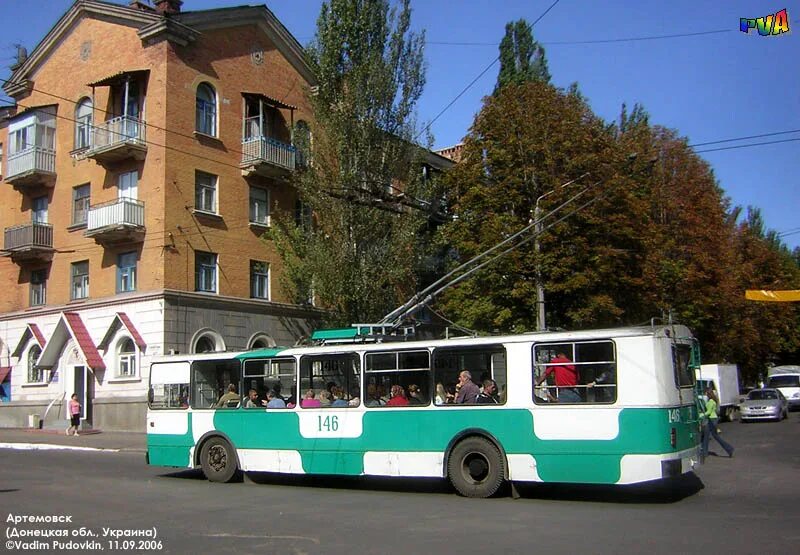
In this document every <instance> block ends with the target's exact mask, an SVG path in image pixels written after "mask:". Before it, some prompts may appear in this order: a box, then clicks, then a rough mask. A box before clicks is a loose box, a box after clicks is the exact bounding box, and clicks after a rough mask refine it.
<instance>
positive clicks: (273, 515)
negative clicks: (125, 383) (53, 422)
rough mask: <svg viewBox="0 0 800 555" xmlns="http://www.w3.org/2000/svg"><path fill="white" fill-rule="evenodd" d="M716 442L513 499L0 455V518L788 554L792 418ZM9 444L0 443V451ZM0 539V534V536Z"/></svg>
mask: <svg viewBox="0 0 800 555" xmlns="http://www.w3.org/2000/svg"><path fill="white" fill-rule="evenodd" d="M723 434H724V435H725V437H726V438H728V440H729V441H730V442H732V443H733V444H734V445H735V446H736V456H735V458H733V459H728V458H724V457H711V458H710V459H709V461H708V462H707V464H706V465H705V466H704V467H702V468H701V469H699V470H698V473H697V475H690V476H689V477H688V478H686V479H683V480H680V481H678V482H675V483H672V484H668V485H662V486H661V487H655V488H653V487H647V488H642V487H636V488H608V487H574V486H541V485H538V486H536V485H534V486H527V487H524V488H521V489H520V493H521V494H522V498H521V499H517V500H514V499H511V498H509V497H505V498H497V499H464V498H461V497H458V496H456V495H455V494H454V493H453V492H452V490H451V489H450V487H449V486H448V484H447V483H446V482H444V481H440V480H411V481H409V480H401V481H398V480H395V479H379V480H376V479H369V480H367V479H319V478H305V477H300V478H298V477H276V476H265V475H262V476H257V477H256V480H255V483H253V482H252V481H247V482H245V483H238V484H212V483H209V482H207V481H206V480H205V479H204V478H203V477H202V474H200V473H199V472H196V471H174V470H170V469H164V468H157V467H148V466H145V465H144V455H143V454H142V453H140V452H137V451H136V450H135V449H128V450H121V451H117V452H115V451H43V450H37V451H28V450H10V449H0V460H1V461H2V464H3V471H2V473H0V507H2V508H3V510H2V511H0V513H3V518H4V520H8V515H12V516H20V515H63V516H69V517H71V519H72V522H71V523H68V524H25V523H21V524H19V525H17V526H16V528H17V529H18V530H32V529H39V530H67V532H68V533H80V528H81V527H87V528H88V529H90V530H92V532H93V533H96V534H97V536H98V537H95V538H91V539H93V540H96V541H99V542H100V543H99V545H100V546H102V547H104V548H105V552H106V553H108V552H127V553H145V552H151V553H153V552H158V553H203V552H207V553H215V554H222V553H242V554H247V553H258V554H262V555H263V554H273V553H290V554H297V553H309V554H311V553H325V554H328V553H333V554H338V553H347V554H353V553H368V554H372V553H374V554H384V553H403V554H409V553H459V554H462V553H503V552H507V553H526V554H527V553H532V552H542V553H644V552H646V553H671V554H676V553H704V554H709V553H784V552H785V553H791V552H794V551H795V550H796V546H797V545H798V542H800V528H799V527H798V525H797V524H798V522H800V504H798V499H800V480H798V478H797V476H798V474H797V471H798V469H800V441H798V439H800V414H798V413H793V414H792V415H791V418H790V420H789V421H786V422H782V423H780V424H747V425H741V424H739V423H731V424H725V425H723ZM9 439H10V437H9V434H4V433H3V432H2V431H0V444H2V443H4V442H5V443H8V442H9ZM11 439H14V438H13V437H11ZM111 439H113V438H110V439H108V440H107V441H106V443H108V442H110V441H111ZM53 441H56V440H55V438H53ZM58 441H59V442H61V443H64V441H63V440H60V439H59V440H58ZM87 441H88V440H87ZM93 441H96V443H97V444H98V446H102V444H103V440H102V438H100V439H97V440H93ZM129 443H136V442H135V441H133V440H130V439H129ZM117 444H119V441H117ZM712 449H713V447H712ZM716 450H717V451H719V452H722V450H721V449H719V448H718V447H717V448H716ZM4 526H5V530H4V536H6V535H7V534H8V533H9V529H10V528H12V527H14V525H13V523H9V522H6V523H5V524H4ZM103 528H108V529H112V530H118V531H124V530H150V531H152V530H153V529H155V531H156V533H157V538H156V539H157V540H160V541H161V548H160V550H159V549H155V550H151V551H147V550H145V549H142V548H143V547H148V545H146V544H140V545H136V544H134V545H133V547H132V549H128V550H124V551H123V550H122V549H116V550H115V549H112V547H113V546H114V544H109V543H108V542H109V541H113V538H108V537H105V538H104V537H100V536H101V535H102V533H103ZM76 531H77V532H76ZM123 533H124V532H123ZM16 539H17V540H24V541H28V542H31V541H33V540H34V538H31V537H26V538H16ZM59 539H60V540H63V539H62V538H59ZM71 539H73V540H75V541H86V538H85V537H80V536H77V537H73V538H71ZM131 539H132V538H130V537H127V538H126V537H119V538H116V540H117V541H118V542H122V541H126V540H128V541H130V540H131ZM147 539H149V538H147V537H140V538H136V540H147ZM5 541H7V539H6V538H4V542H5ZM38 541H41V542H44V541H51V542H52V541H54V540H53V538H38ZM116 546H117V547H123V546H124V547H127V544H122V543H118V544H116ZM49 547H50V550H49V552H55V553H67V552H71V553H92V552H97V551H91V550H89V549H86V546H84V547H83V548H80V549H74V550H71V551H69V550H66V549H54V548H53V545H50V546H49ZM89 547H91V546H89ZM10 552H12V553H27V552H29V551H23V550H18V549H12V550H11V551H10Z"/></svg>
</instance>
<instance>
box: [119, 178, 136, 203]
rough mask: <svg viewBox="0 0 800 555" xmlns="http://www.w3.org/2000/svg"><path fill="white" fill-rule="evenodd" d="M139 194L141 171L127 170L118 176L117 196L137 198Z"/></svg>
mask: <svg viewBox="0 0 800 555" xmlns="http://www.w3.org/2000/svg"><path fill="white" fill-rule="evenodd" d="M138 196H139V172H138V171H132V172H125V173H121V174H119V177H118V178H117V197H118V198H129V199H134V200H136V199H137V198H138Z"/></svg>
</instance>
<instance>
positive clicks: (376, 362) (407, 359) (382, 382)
mask: <svg viewBox="0 0 800 555" xmlns="http://www.w3.org/2000/svg"><path fill="white" fill-rule="evenodd" d="M364 365H365V369H366V373H365V375H364V404H365V405H366V406H368V407H379V406H385V402H386V396H388V395H389V394H390V392H391V391H392V386H393V385H399V386H401V387H402V388H403V395H404V396H405V398H406V400H407V401H408V406H422V405H429V404H430V402H431V357H430V353H429V352H428V351H393V352H380V353H367V354H366V356H365V358H364ZM396 391H397V390H396Z"/></svg>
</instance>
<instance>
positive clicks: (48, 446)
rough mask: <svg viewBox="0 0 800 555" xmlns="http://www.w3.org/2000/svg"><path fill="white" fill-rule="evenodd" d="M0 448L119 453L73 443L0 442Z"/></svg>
mask: <svg viewBox="0 0 800 555" xmlns="http://www.w3.org/2000/svg"><path fill="white" fill-rule="evenodd" d="M0 449H17V450H19V451H47V450H53V451H55V450H63V451H105V452H107V453H119V451H120V450H119V449H99V448H97V447H77V446H73V445H53V444H51V443H0Z"/></svg>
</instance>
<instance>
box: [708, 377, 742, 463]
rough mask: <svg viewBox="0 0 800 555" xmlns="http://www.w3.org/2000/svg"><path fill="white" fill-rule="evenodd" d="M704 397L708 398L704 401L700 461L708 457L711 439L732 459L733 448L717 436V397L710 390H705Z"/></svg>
mask: <svg viewBox="0 0 800 555" xmlns="http://www.w3.org/2000/svg"><path fill="white" fill-rule="evenodd" d="M706 395H707V396H708V400H707V401H706V409H705V412H704V413H703V416H704V417H705V425H704V428H703V434H702V436H703V444H702V449H701V453H700V455H701V459H702V460H705V458H706V457H707V456H708V442H709V441H710V440H711V437H713V438H714V439H716V440H717V443H719V444H720V445H721V446H722V448H723V449H725V452H726V453H728V456H729V457H733V451H734V447H733V445H731V444H730V443H728V442H727V441H725V440H724V439H722V436H720V435H719V430H718V429H717V425H718V424H719V414H718V411H717V409H718V407H719V403H717V396H716V394H715V393H714V391H713V390H712V389H711V388H708V389H707V390H706Z"/></svg>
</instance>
